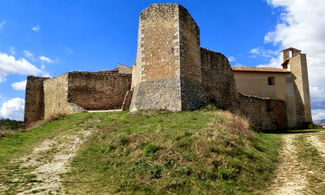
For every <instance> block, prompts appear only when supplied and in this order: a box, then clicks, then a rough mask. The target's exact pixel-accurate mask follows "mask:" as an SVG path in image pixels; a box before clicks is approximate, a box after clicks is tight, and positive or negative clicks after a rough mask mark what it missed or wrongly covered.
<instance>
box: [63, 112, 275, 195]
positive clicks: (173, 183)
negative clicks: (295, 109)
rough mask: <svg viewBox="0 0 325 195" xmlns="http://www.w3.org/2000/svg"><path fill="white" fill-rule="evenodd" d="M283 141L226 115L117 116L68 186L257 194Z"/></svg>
mask: <svg viewBox="0 0 325 195" xmlns="http://www.w3.org/2000/svg"><path fill="white" fill-rule="evenodd" d="M279 143H280V141H279V140H278V139H277V136H276V135H271V134H257V133H254V132H252V131H250V130H249V129H248V124H247V121H245V120H244V119H242V118H239V117H236V116H233V115H232V114H230V113H228V112H218V111H195V112H180V113H169V112H167V113H158V114H150V113H140V114H135V115H134V114H128V113H112V114H110V115H108V117H107V118H106V119H105V121H104V123H103V124H102V128H101V130H100V131H99V132H98V133H96V134H94V135H93V137H92V138H91V139H90V140H89V141H88V142H87V143H86V144H85V145H84V146H83V148H82V149H81V150H80V151H79V153H78V155H77V157H76V158H75V159H74V161H73V162H72V164H71V167H72V168H71V170H70V173H69V174H67V175H65V177H64V179H65V181H66V182H65V185H64V186H65V189H66V191H67V192H69V193H72V194H78V193H90V192H92V193H94V194H102V193H110V194H112V193H135V192H137V193H139V192H140V193H149V194H152V193H154V194H156V193H177V194H184V193H186V194H187V193H194V194H195V193H202V192H204V193H216V192H218V193H223V194H234V193H235V194H236V193H251V192H253V191H254V190H257V189H261V188H263V187H264V186H265V184H266V181H267V180H268V179H269V177H270V176H271V173H272V171H273V169H274V168H275V165H276V164H275V161H276V158H277V148H279ZM71 181H73V182H71ZM75 182H76V183H75Z"/></svg>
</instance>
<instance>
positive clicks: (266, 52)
mask: <svg viewBox="0 0 325 195" xmlns="http://www.w3.org/2000/svg"><path fill="white" fill-rule="evenodd" d="M250 53H251V54H254V55H257V56H262V57H266V58H271V57H274V56H276V55H279V51H277V50H276V51H274V50H270V49H263V48H259V47H257V48H253V49H251V50H250ZM255 57H256V56H255Z"/></svg>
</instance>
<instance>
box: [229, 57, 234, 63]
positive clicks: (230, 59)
mask: <svg viewBox="0 0 325 195" xmlns="http://www.w3.org/2000/svg"><path fill="white" fill-rule="evenodd" d="M228 60H229V62H230V63H231V62H235V61H236V58H235V57H234V56H229V57H228Z"/></svg>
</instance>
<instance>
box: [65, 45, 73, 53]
mask: <svg viewBox="0 0 325 195" xmlns="http://www.w3.org/2000/svg"><path fill="white" fill-rule="evenodd" d="M64 52H65V53H66V54H68V55H73V54H74V52H73V50H72V49H71V48H70V47H65V49H64Z"/></svg>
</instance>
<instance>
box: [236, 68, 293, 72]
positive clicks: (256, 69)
mask: <svg viewBox="0 0 325 195" xmlns="http://www.w3.org/2000/svg"><path fill="white" fill-rule="evenodd" d="M231 68H232V70H233V71H234V72H272V73H289V72H290V71H288V70H285V69H281V68H267V67H231Z"/></svg>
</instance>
